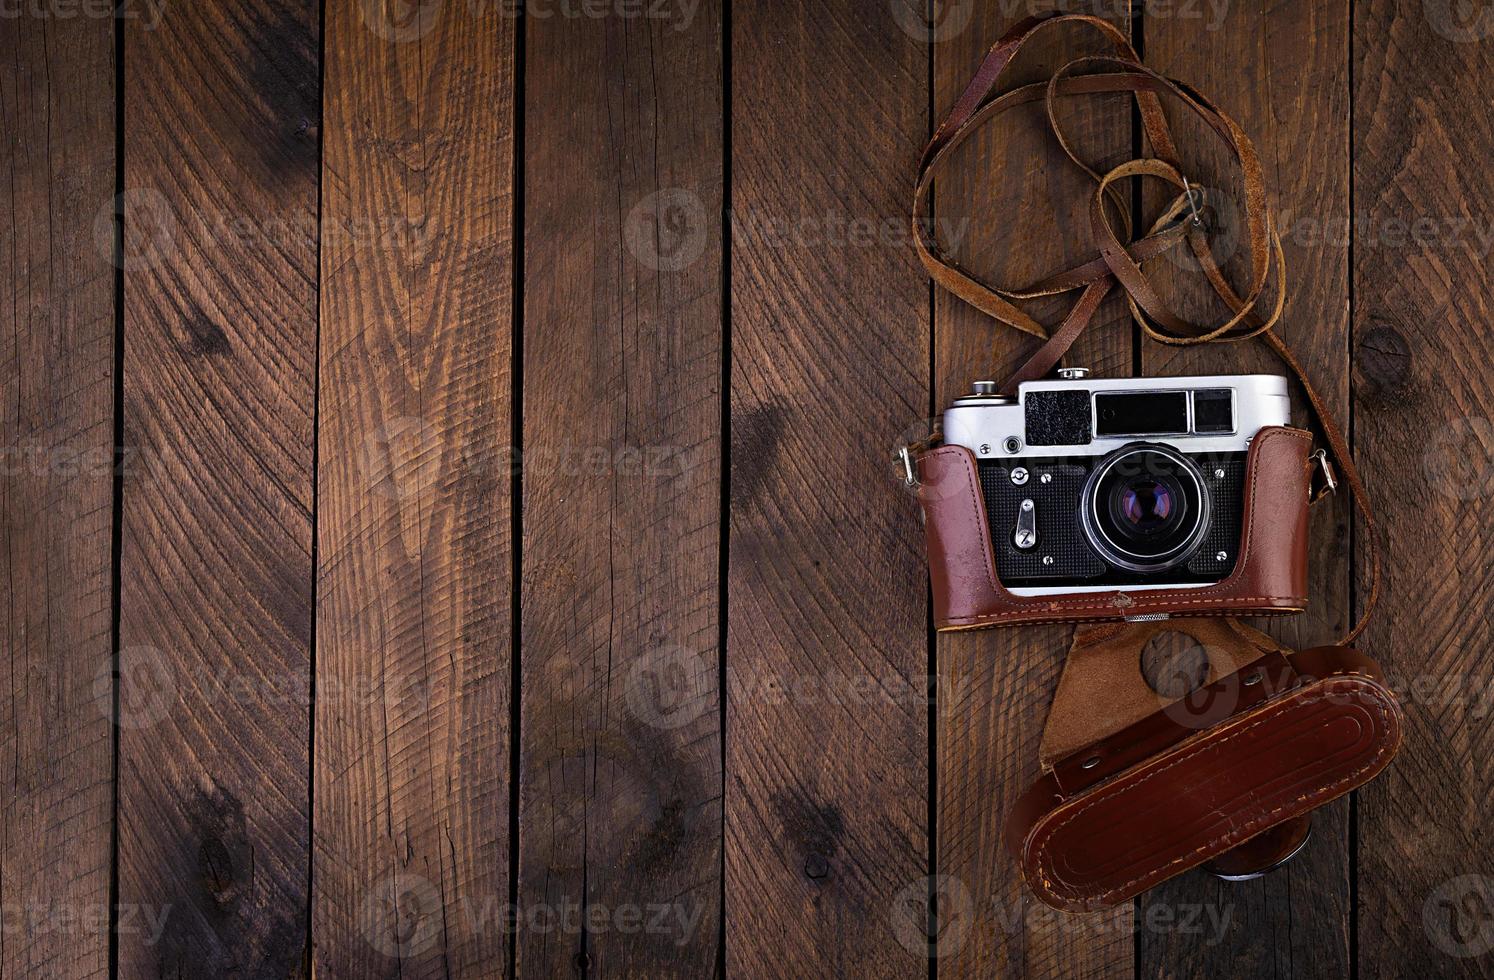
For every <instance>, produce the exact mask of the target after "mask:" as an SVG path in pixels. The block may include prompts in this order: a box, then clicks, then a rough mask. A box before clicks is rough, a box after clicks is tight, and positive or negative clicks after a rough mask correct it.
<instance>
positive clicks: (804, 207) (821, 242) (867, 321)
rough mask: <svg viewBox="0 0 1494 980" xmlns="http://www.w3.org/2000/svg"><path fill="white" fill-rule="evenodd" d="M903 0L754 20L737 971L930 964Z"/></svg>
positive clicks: (736, 168)
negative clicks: (908, 438) (895, 461)
mask: <svg viewBox="0 0 1494 980" xmlns="http://www.w3.org/2000/svg"><path fill="white" fill-rule="evenodd" d="M906 14H907V11H901V10H897V9H894V8H892V7H890V6H888V5H886V4H882V3H875V4H872V3H862V2H850V0H800V2H784V3H776V4H773V5H771V6H770V5H761V4H747V5H738V6H737V7H736V8H735V9H734V10H733V15H732V16H733V21H732V39H731V44H732V65H733V78H732V106H733V116H732V130H733V144H732V146H733V152H732V212H733V238H732V264H731V297H732V300H731V301H732V372H731V437H732V452H731V482H730V496H731V528H730V531H731V539H730V540H731V549H730V591H729V593H728V598H729V609H728V615H729V633H728V656H727V684H728V697H727V731H728V735H727V772H728V774H729V781H728V785H727V797H726V798H727V816H726V847H727V852H726V876H727V883H726V893H727V894H726V904H727V910H728V912H729V916H728V921H727V930H726V944H727V949H726V955H727V968H728V972H730V973H733V974H735V975H739V976H748V977H800V976H857V977H893V976H897V977H906V976H916V975H920V974H922V973H923V972H924V970H925V962H924V960H925V959H926V956H927V945H928V943H927V940H926V938H925V937H924V935H923V931H924V929H925V928H926V926H925V922H924V921H923V920H924V906H925V904H926V901H927V896H928V894H929V891H930V882H929V881H928V880H927V877H926V876H927V874H928V857H929V855H928V846H929V839H928V835H929V830H928V762H927V760H928V755H927V752H928V747H927V736H928V732H927V713H928V709H927V704H926V697H927V695H926V675H927V674H928V645H927V634H926V630H927V622H928V621H927V615H928V611H927V603H926V601H925V598H924V596H925V585H924V583H925V581H926V572H925V566H924V562H923V558H922V541H921V536H920V534H919V530H918V523H917V517H916V514H917V509H916V505H915V504H914V502H913V500H912V499H911V498H910V497H908V496H907V495H906V494H905V493H903V492H902V490H901V485H900V484H899V483H897V482H896V481H895V480H894V479H892V473H891V470H892V467H891V464H890V457H891V452H892V447H893V445H894V443H895V442H896V441H897V440H898V438H899V433H901V432H902V431H903V430H905V429H907V428H909V426H910V424H911V423H913V422H915V421H916V420H918V419H921V418H923V417H924V416H925V415H926V414H927V412H928V408H927V406H928V397H929V392H928V364H929V347H928V344H929V319H928V317H929V307H928V303H929V299H928V296H929V293H928V285H927V279H926V278H925V277H924V275H923V274H922V272H921V270H920V269H919V267H918V265H917V261H916V259H915V258H914V255H913V251H912V247H911V244H910V242H909V240H908V235H907V233H906V231H905V230H904V229H906V227H907V212H908V208H909V203H910V201H909V193H910V190H909V189H910V187H911V181H912V172H913V166H914V163H915V162H916V160H917V158H918V152H919V150H920V149H921V148H922V145H923V142H924V140H925V138H926V136H927V116H928V94H927V79H928V52H927V48H926V45H925V44H924V43H923V42H922V39H921V38H919V37H915V36H914V34H913V32H912V31H905V30H904V29H902V27H901V26H900V24H904V23H909V21H907V20H906V19H905V18H904V15H906Z"/></svg>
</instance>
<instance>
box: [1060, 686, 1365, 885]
mask: <svg viewBox="0 0 1494 980" xmlns="http://www.w3.org/2000/svg"><path fill="white" fill-rule="evenodd" d="M1375 686H1376V687H1381V686H1382V685H1380V684H1379V683H1378V682H1377V683H1376V685H1375ZM1333 693H1334V692H1332V691H1330V690H1328V689H1327V686H1326V685H1325V688H1324V690H1323V691H1322V692H1320V693H1317V694H1313V695H1309V696H1308V697H1305V698H1302V699H1301V700H1300V701H1299V705H1312V704H1315V703H1317V702H1319V701H1323V700H1326V699H1327V698H1328V697H1330V696H1333ZM1375 710H1376V712H1377V713H1378V714H1379V716H1380V721H1381V724H1382V730H1385V731H1387V732H1388V730H1389V724H1388V722H1389V712H1388V711H1387V709H1386V705H1385V703H1384V701H1383V700H1382V701H1380V702H1378V703H1377V704H1376V705H1375ZM1279 714H1280V712H1276V713H1274V714H1273V715H1272V716H1271V717H1269V718H1259V719H1257V720H1256V721H1253V722H1251V723H1250V724H1249V725H1245V726H1243V727H1241V728H1238V729H1236V730H1235V731H1232V732H1228V733H1226V734H1225V735H1224V736H1223V737H1222V738H1219V739H1217V740H1214V741H1211V742H1210V743H1209V744H1208V745H1207V746H1206V747H1204V748H1203V749H1201V750H1199V751H1198V752H1196V753H1194V754H1192V755H1186V754H1180V755H1179V757H1178V758H1177V759H1175V760H1173V761H1172V762H1169V763H1167V764H1166V765H1164V766H1161V767H1159V768H1157V769H1154V770H1152V771H1151V772H1149V773H1147V774H1146V775H1144V776H1142V777H1141V778H1140V779H1138V780H1136V781H1135V782H1132V783H1127V784H1126V785H1125V786H1124V787H1122V788H1121V789H1120V790H1119V791H1118V792H1117V793H1116V794H1115V796H1114V797H1111V799H1114V798H1116V797H1118V796H1119V795H1120V794H1121V793H1129V792H1132V791H1134V790H1135V789H1136V788H1137V787H1139V786H1141V785H1142V784H1144V783H1145V782H1147V780H1149V779H1152V778H1153V777H1155V776H1160V775H1161V774H1162V773H1164V772H1166V771H1167V770H1168V769H1171V768H1173V767H1174V766H1178V765H1182V764H1183V763H1184V762H1187V761H1190V760H1193V759H1197V758H1200V757H1201V756H1202V755H1203V754H1204V753H1205V752H1208V751H1211V750H1214V749H1218V748H1219V747H1221V746H1223V745H1225V744H1226V743H1227V742H1229V741H1230V740H1231V739H1235V738H1238V737H1239V736H1241V735H1244V734H1245V733H1246V732H1249V731H1251V730H1252V729H1255V728H1258V727H1260V726H1261V725H1265V724H1268V723H1270V722H1271V721H1272V720H1274V718H1275V717H1277V716H1278V715H1279ZM1392 744H1393V743H1392V741H1391V740H1390V739H1389V738H1382V739H1381V740H1380V743H1379V746H1378V747H1377V749H1376V751H1375V755H1374V756H1373V757H1372V758H1371V759H1370V760H1369V761H1368V762H1366V763H1364V764H1363V765H1362V766H1360V767H1359V768H1357V769H1355V770H1354V771H1353V772H1350V773H1347V774H1346V775H1344V776H1342V777H1341V778H1339V779H1338V780H1335V781H1334V782H1333V783H1330V784H1329V786H1328V787H1326V788H1324V789H1323V790H1320V791H1318V792H1317V793H1314V794H1309V796H1307V797H1302V798H1299V799H1298V800H1292V801H1289V802H1287V803H1283V804H1281V805H1280V806H1278V807H1276V808H1275V809H1273V810H1271V811H1270V812H1268V813H1265V814H1262V815H1260V816H1258V817H1256V818H1255V819H1254V820H1252V821H1251V822H1250V823H1249V824H1246V826H1247V827H1254V826H1257V825H1262V824H1264V825H1265V826H1269V825H1270V822H1271V820H1272V819H1273V818H1274V817H1276V816H1277V815H1279V814H1280V813H1281V812H1282V811H1283V810H1286V809H1288V808H1289V807H1291V806H1293V805H1294V804H1296V803H1298V802H1300V801H1301V800H1302V799H1310V798H1312V797H1314V796H1316V797H1319V798H1321V797H1324V796H1326V795H1327V794H1328V793H1331V792H1333V791H1334V790H1335V789H1336V788H1337V787H1338V786H1340V785H1342V784H1344V783H1346V782H1352V781H1353V780H1355V779H1357V778H1359V776H1360V775H1362V774H1363V773H1365V772H1367V771H1368V770H1370V769H1372V768H1374V767H1375V766H1376V765H1378V764H1379V762H1380V760H1381V758H1382V757H1383V756H1384V755H1385V753H1386V751H1387V750H1388V749H1389V748H1390V747H1391V746H1392ZM1099 802H1100V800H1099V798H1098V795H1097V797H1096V798H1095V799H1092V800H1089V801H1088V802H1086V803H1084V804H1083V805H1081V806H1079V807H1076V808H1075V809H1074V811H1073V812H1072V813H1070V814H1068V815H1066V816H1065V817H1064V818H1063V819H1062V820H1060V821H1058V822H1057V823H1055V824H1054V825H1053V826H1052V827H1051V828H1048V829H1047V830H1046V831H1045V832H1044V835H1043V841H1042V843H1041V844H1038V845H1037V847H1036V850H1037V858H1038V871H1039V873H1040V874H1041V876H1042V879H1043V881H1044V883H1049V882H1054V883H1056V882H1057V878H1058V876H1057V874H1056V873H1054V871H1053V868H1054V865H1053V862H1052V861H1051V860H1049V859H1048V857H1047V855H1048V843H1049V842H1050V841H1051V840H1052V839H1053V837H1054V836H1055V835H1056V834H1057V833H1058V832H1059V831H1060V830H1062V829H1063V828H1064V827H1065V826H1067V825H1068V824H1070V823H1072V822H1073V821H1075V820H1077V819H1078V818H1079V817H1080V816H1082V815H1083V814H1084V812H1085V811H1086V810H1089V809H1091V808H1093V807H1095V806H1097V805H1098V804H1099ZM1238 832H1239V831H1238V828H1237V829H1236V831H1235V833H1238ZM1231 836H1232V834H1231V833H1224V834H1220V835H1218V836H1216V837H1213V838H1210V839H1209V840H1208V841H1206V842H1204V843H1203V844H1202V845H1200V846H1199V847H1197V848H1195V849H1194V850H1193V851H1192V852H1191V853H1189V854H1185V855H1180V856H1179V857H1176V858H1173V859H1172V860H1171V861H1169V862H1167V863H1166V864H1165V865H1162V866H1161V867H1160V868H1150V869H1148V870H1147V871H1146V872H1144V873H1143V874H1141V875H1139V876H1137V877H1135V878H1132V879H1131V880H1129V881H1126V882H1124V883H1122V884H1119V885H1113V886H1111V887H1109V888H1107V889H1105V890H1104V891H1102V892H1100V893H1099V895H1098V896H1097V897H1098V898H1105V897H1107V896H1109V895H1113V894H1116V893H1118V892H1125V891H1127V890H1129V889H1130V888H1131V887H1132V886H1133V885H1136V884H1138V883H1140V882H1142V881H1145V880H1146V879H1147V878H1150V877H1153V876H1154V875H1157V874H1159V873H1162V872H1165V871H1166V869H1168V868H1171V867H1173V866H1174V865H1176V864H1180V863H1182V862H1184V861H1187V860H1189V859H1191V858H1194V857H1196V856H1198V855H1199V854H1202V853H1204V852H1206V851H1209V850H1210V849H1212V848H1213V847H1215V846H1216V845H1218V844H1220V843H1224V842H1226V841H1228V840H1229V839H1230V837H1231ZM1248 839H1249V838H1248V837H1242V838H1241V840H1248ZM1165 878H1166V875H1165V874H1163V877H1162V878H1161V879H1158V880H1164V879H1165ZM1050 891H1052V892H1053V894H1055V895H1060V896H1064V897H1070V896H1072V897H1075V898H1079V899H1081V900H1083V898H1084V897H1085V896H1083V895H1081V894H1078V893H1075V892H1072V891H1068V890H1059V889H1058V888H1052V889H1050Z"/></svg>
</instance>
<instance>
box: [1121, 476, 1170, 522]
mask: <svg viewBox="0 0 1494 980" xmlns="http://www.w3.org/2000/svg"><path fill="white" fill-rule="evenodd" d="M1172 500H1173V497H1172V491H1171V490H1169V489H1167V487H1166V486H1165V485H1164V484H1163V483H1161V482H1160V481H1158V480H1146V479H1142V480H1137V481H1136V482H1135V483H1134V484H1132V485H1131V486H1128V487H1125V488H1124V489H1123V490H1122V491H1121V495H1120V512H1121V519H1122V520H1123V521H1124V522H1125V526H1126V527H1129V528H1130V529H1132V530H1134V531H1138V532H1141V533H1146V532H1149V531H1155V530H1156V529H1157V528H1159V527H1165V526H1166V525H1167V520H1168V518H1169V517H1171V516H1172V514H1173V513H1174V511H1173V506H1172Z"/></svg>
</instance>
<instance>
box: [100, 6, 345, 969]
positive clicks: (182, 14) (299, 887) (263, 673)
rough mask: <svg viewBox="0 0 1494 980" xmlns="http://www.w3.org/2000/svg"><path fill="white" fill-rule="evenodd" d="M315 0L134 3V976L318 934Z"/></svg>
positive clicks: (129, 366) (196, 965) (127, 821)
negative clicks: (156, 921) (313, 839)
mask: <svg viewBox="0 0 1494 980" xmlns="http://www.w3.org/2000/svg"><path fill="white" fill-rule="evenodd" d="M318 25H319V17H318V9H317V5H316V4H315V3H312V2H289V0H275V2H269V3H266V2H262V0H242V2H239V0H223V2H215V3H194V4H181V5H173V6H172V7H171V8H170V10H169V12H167V14H166V15H165V16H163V17H161V18H160V21H159V23H158V24H157V25H156V26H155V27H154V28H152V26H151V24H150V22H149V21H147V20H144V19H133V20H129V21H126V22H125V24H124V39H125V43H124V51H123V58H124V69H125V71H124V77H125V81H124V85H125V91H124V129H125V132H124V185H125V199H124V205H123V214H124V263H125V265H124V269H125V286H124V324H123V329H124V364H123V372H124V378H123V382H124V444H125V445H126V446H127V447H129V449H130V451H131V452H132V453H134V454H135V455H136V456H137V457H138V459H139V462H140V465H139V466H138V467H132V468H130V469H128V470H127V471H126V473H125V476H124V485H123V501H122V508H123V509H122V515H121V520H122V522H123V525H122V530H121V534H122V546H121V556H120V569H119V581H120V599H119V601H120V624H119V646H120V651H119V664H120V691H119V702H120V713H119V725H120V728H119V775H118V787H117V793H118V820H119V828H118V867H117V875H118V900H119V902H120V903H121V904H122V905H124V906H139V907H141V908H149V909H160V908H161V907H163V906H169V915H168V917H167V920H166V923H165V927H164V932H163V934H162V935H161V936H160V937H159V938H158V939H157V940H155V941H154V942H152V941H151V937H150V936H148V935H144V934H133V935H125V934H121V935H120V936H119V940H118V967H119V972H120V974H121V975H123V976H129V977H139V976H165V977H177V976H183V977H186V976H202V975H219V976H223V975H231V974H234V973H238V974H241V975H277V976H287V975H292V974H296V973H299V972H301V971H302V969H303V963H304V960H305V957H306V952H307V939H308V937H307V912H308V904H307V903H308V873H307V872H308V867H309V860H310V853H309V846H308V840H309V838H308V831H309V824H310V815H311V814H310V804H309V793H310V788H311V778H310V777H311V771H310V743H309V735H310V731H309V725H310V719H311V705H310V700H309V697H308V691H309V687H310V683H311V630H312V565H311V551H312V508H313V487H312V459H313V444H314V439H315V433H314V431H313V404H314V398H315V386H314V380H313V379H314V375H315V370H316V327H317V320H316V304H317V266H316V250H317V229H316V214H317V176H318V156H317V120H318V118H319V115H320V92H319V86H318V79H319V75H320V65H319V60H318V36H317V33H318Z"/></svg>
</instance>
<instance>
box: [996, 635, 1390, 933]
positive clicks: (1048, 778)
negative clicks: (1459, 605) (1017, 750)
mask: <svg viewBox="0 0 1494 980" xmlns="http://www.w3.org/2000/svg"><path fill="white" fill-rule="evenodd" d="M1163 630H1180V631H1183V632H1187V633H1189V634H1191V635H1193V636H1195V637H1197V638H1198V639H1199V640H1200V642H1201V643H1202V644H1203V647H1204V649H1206V650H1207V651H1208V655H1209V660H1210V674H1209V676H1210V677H1211V678H1213V682H1212V683H1210V684H1207V685H1206V686H1204V687H1202V688H1200V689H1198V690H1197V691H1194V692H1193V693H1192V694H1190V695H1188V696H1187V697H1186V698H1182V699H1178V700H1173V701H1167V700H1165V699H1161V698H1159V697H1158V696H1157V695H1155V694H1152V693H1151V692H1150V689H1149V688H1147V687H1146V686H1145V682H1144V681H1143V680H1142V679H1141V677H1140V674H1139V672H1138V671H1136V669H1135V657H1136V652H1137V650H1138V649H1139V648H1140V647H1141V646H1142V645H1144V644H1145V642H1146V641H1147V640H1148V639H1149V638H1150V637H1151V636H1153V635H1155V633H1157V632H1159V631H1163ZM1097 687H1104V688H1106V691H1107V693H1106V694H1097V690H1096V689H1097ZM1159 706H1160V707H1159ZM1400 740H1401V710H1400V707H1399V705H1398V703H1397V701H1396V699H1395V696H1394V695H1393V694H1392V692H1391V691H1390V690H1389V688H1388V687H1387V686H1386V685H1385V683H1384V681H1383V679H1382V677H1381V675H1380V670H1379V667H1378V666H1377V665H1376V664H1375V663H1374V661H1372V660H1370V659H1369V658H1368V657H1365V656H1363V655H1361V654H1359V653H1356V652H1355V651H1354V650H1353V649H1351V648H1349V647H1344V646H1330V647H1317V648H1314V649H1311V650H1306V651H1303V652H1301V653H1296V654H1293V653H1291V651H1289V650H1286V649H1284V648H1282V647H1281V646H1279V645H1278V644H1276V642H1275V641H1273V640H1271V639H1270V638H1269V637H1267V636H1265V635H1264V634H1262V633H1260V632H1258V631H1256V630H1253V629H1251V628H1249V627H1246V626H1244V625H1242V624H1240V623H1238V622H1235V621H1234V620H1230V619H1218V620H1191V621H1179V622H1174V623H1170V624H1167V623H1127V624H1118V625H1111V626H1101V627H1097V628H1092V629H1090V630H1088V631H1082V632H1081V633H1080V635H1079V636H1077V637H1076V638H1075V642H1074V647H1073V650H1072V651H1071V652H1070V654H1069V659H1068V663H1067V665H1066V667H1065V669H1064V676H1063V678H1062V680H1061V681H1060V683H1059V690H1058V693H1057V695H1056V696H1055V698H1054V703H1053V711H1052V713H1051V714H1050V716H1049V721H1048V727H1047V730H1046V731H1045V732H1044V736H1043V749H1042V756H1043V769H1044V775H1043V776H1042V778H1041V779H1040V780H1039V781H1038V782H1037V783H1036V785H1034V786H1032V787H1031V788H1030V789H1029V790H1028V791H1027V792H1026V793H1024V794H1023V795H1022V797H1021V798H1020V799H1019V800H1018V801H1017V804H1016V806H1015V807H1014V809H1013V811H1012V814H1011V816H1010V818H1009V819H1008V822H1007V826H1006V842H1007V846H1008V848H1009V849H1010V850H1011V852H1012V853H1013V855H1014V856H1015V857H1016V859H1017V861H1018V864H1019V865H1020V866H1021V869H1022V874H1023V877H1024V878H1025V879H1026V881H1027V884H1028V886H1029V887H1030V888H1031V889H1032V890H1033V892H1034V893H1035V894H1036V895H1037V896H1038V897H1039V898H1040V899H1041V900H1042V901H1043V902H1045V903H1046V904H1048V905H1051V906H1053V907H1054V908H1058V909H1062V910H1065V911H1072V912H1088V911H1095V910H1098V909H1104V908H1109V907H1111V906H1114V905H1116V904H1118V903H1121V902H1124V901H1127V900H1129V899H1131V898H1133V897H1134V896H1136V895H1138V894H1140V893H1141V892H1143V891H1145V890H1147V889H1148V888H1151V887H1152V886H1154V885H1156V884H1158V883H1160V882H1162V881H1164V880H1166V879H1168V878H1170V877H1172V876H1174V875H1176V874H1179V873H1181V872H1183V871H1186V870H1188V869H1190V868H1194V867H1197V866H1199V865H1202V864H1205V863H1207V862H1211V861H1219V860H1221V859H1222V860H1223V861H1226V862H1228V861H1230V860H1231V859H1233V860H1234V861H1235V862H1236V863H1239V861H1241V860H1242V859H1243V860H1253V861H1256V862H1257V864H1256V867H1255V868H1254V869H1253V870H1261V871H1264V870H1266V869H1267V868H1269V867H1270V866H1272V865H1274V864H1275V863H1279V861H1280V860H1284V859H1285V858H1286V857H1289V856H1290V855H1291V853H1293V852H1294V851H1295V849H1296V848H1297V847H1298V846H1300V845H1301V843H1302V841H1303V839H1304V838H1305V834H1306V826H1305V817H1306V815H1307V814H1308V813H1309V812H1310V811H1312V810H1313V809H1315V808H1317V807H1319V806H1322V805H1323V804H1324V803H1327V802H1328V801H1330V800H1332V799H1335V798H1336V797H1339V796H1342V795H1343V794H1344V793H1347V792H1349V791H1350V790H1352V789H1355V788H1356V787H1358V786H1361V785H1363V784H1364V783H1366V782H1368V781H1369V780H1371V779H1373V778H1374V777H1375V775H1376V774H1378V773H1379V772H1380V770H1382V769H1383V768H1384V767H1385V766H1386V764H1387V763H1389V762H1390V759H1391V758H1392V757H1393V756H1394V755H1395V752H1396V749H1397V748H1398V747H1399V745H1400ZM1216 870H1218V869H1217V868H1216ZM1222 873H1223V872H1222Z"/></svg>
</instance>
